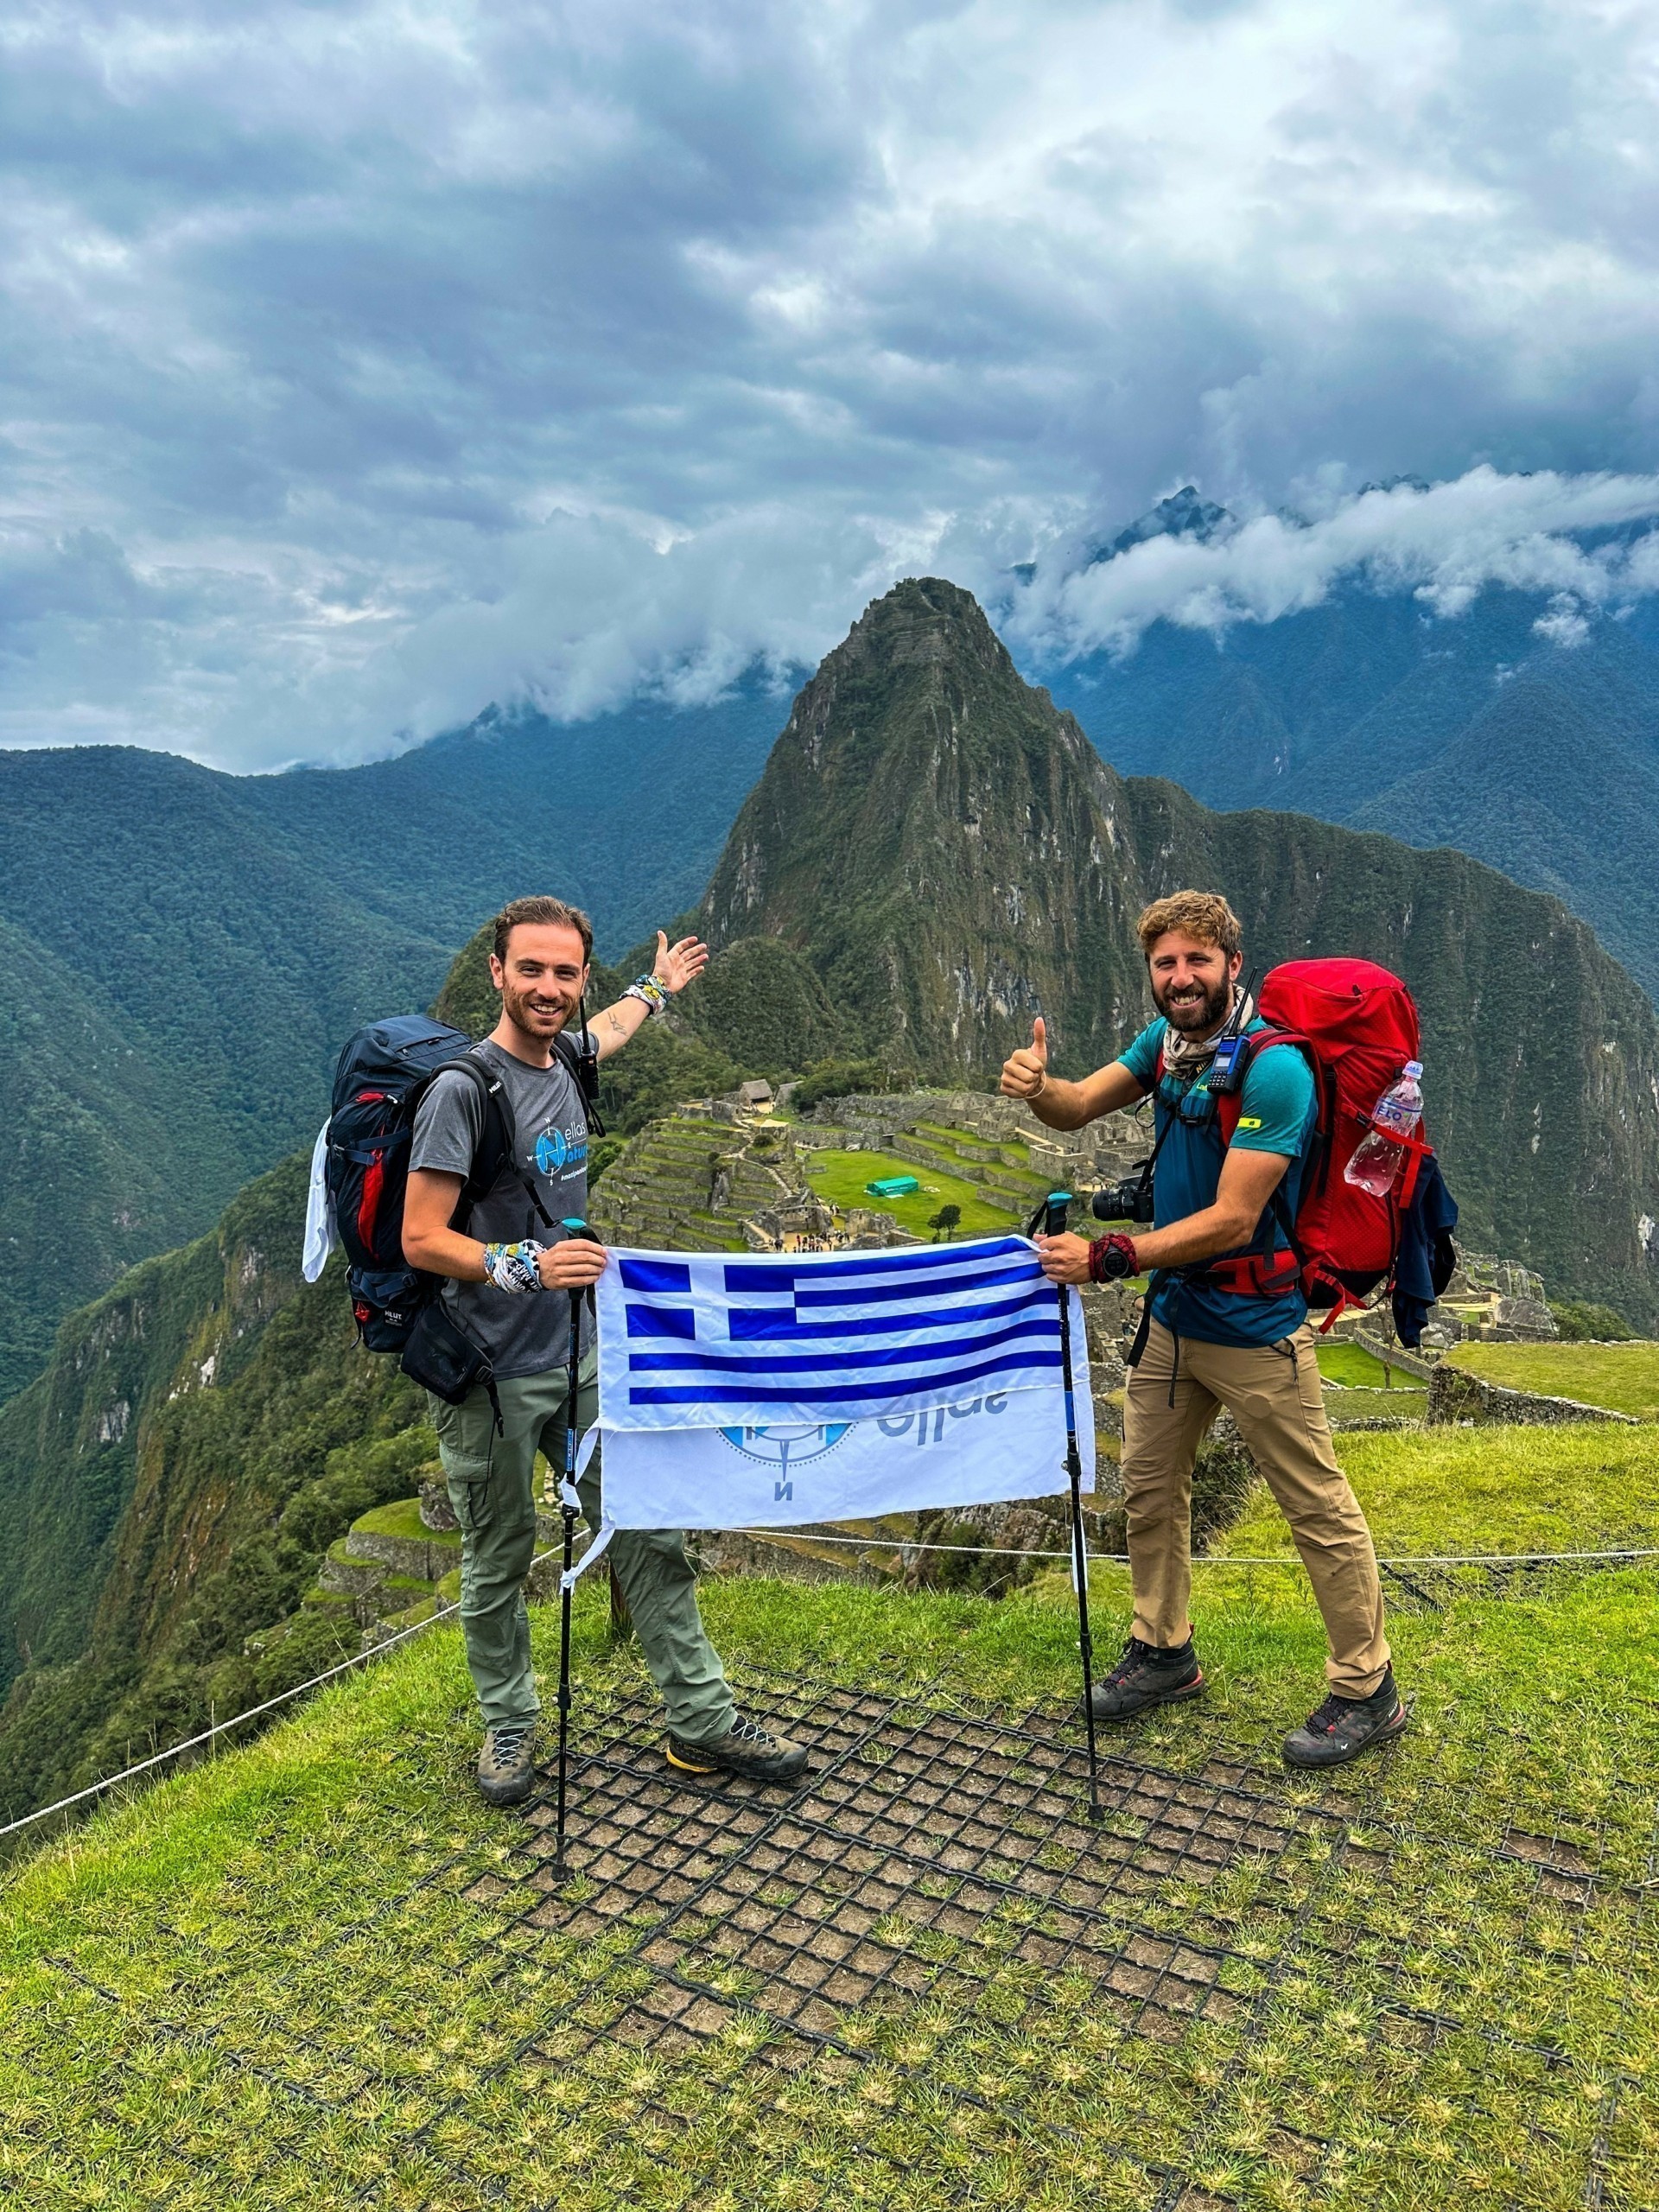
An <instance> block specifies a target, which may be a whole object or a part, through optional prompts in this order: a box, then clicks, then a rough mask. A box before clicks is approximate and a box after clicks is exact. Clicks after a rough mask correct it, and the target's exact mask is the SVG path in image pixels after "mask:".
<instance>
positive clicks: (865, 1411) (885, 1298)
mask: <svg viewBox="0 0 1659 2212" xmlns="http://www.w3.org/2000/svg"><path fill="white" fill-rule="evenodd" d="M598 1304H599V1346H600V1414H599V1418H600V1424H601V1427H604V1428H606V1429H636V1430H638V1429H673V1428H707V1427H716V1426H718V1427H741V1426H746V1425H755V1426H761V1425H772V1424H777V1423H780V1422H824V1421H864V1420H877V1419H882V1418H887V1417H891V1416H895V1415H899V1414H907V1413H915V1412H919V1411H921V1410H922V1409H923V1408H928V1407H934V1406H942V1405H950V1404H952V1403H956V1402H961V1401H963V1400H967V1399H970V1398H974V1397H976V1396H982V1395H988V1394H991V1393H1000V1392H1003V1391H1008V1390H1027V1389H1045V1388H1046V1389H1054V1388H1055V1387H1056V1386H1057V1385H1058V1383H1060V1381H1061V1376H1060V1323H1059V1311H1058V1300H1057V1299H1056V1297H1055V1293H1054V1286H1053V1284H1052V1283H1051V1282H1049V1281H1046V1279H1045V1277H1044V1275H1043V1273H1042V1269H1041V1268H1040V1266H1039V1263H1038V1259H1037V1254H1036V1250H1035V1248H1034V1247H1033V1245H1032V1244H1030V1243H1027V1240H1026V1239H1025V1238H1024V1237H1022V1236H999V1237H990V1238H986V1239H982V1240H981V1241H978V1242H975V1243H963V1244H954V1245H945V1246H938V1245H924V1246H918V1247H915V1248H906V1249H898V1250H893V1249H887V1250H884V1251H872V1252H842V1253H836V1254H809V1255H801V1256H796V1255H792V1254H787V1253H785V1254H775V1255H773V1254H767V1255H748V1256H745V1257H742V1258H738V1257H734V1256H731V1255H727V1254H725V1253H719V1252H713V1253H705V1252H695V1253H684V1252H629V1251H619V1252H617V1253H616V1254H615V1255H614V1258H613V1264H612V1265H611V1266H610V1267H608V1268H607V1269H606V1270H605V1273H604V1274H603V1276H602V1277H601V1281H600V1284H599V1294H598Z"/></svg>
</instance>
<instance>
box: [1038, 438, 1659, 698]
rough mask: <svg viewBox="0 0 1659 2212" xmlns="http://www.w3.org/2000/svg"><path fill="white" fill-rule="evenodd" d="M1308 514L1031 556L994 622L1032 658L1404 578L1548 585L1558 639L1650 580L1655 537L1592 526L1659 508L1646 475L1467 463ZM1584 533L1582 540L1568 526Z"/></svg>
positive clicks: (1066, 654) (1612, 525) (1468, 591)
mask: <svg viewBox="0 0 1659 2212" xmlns="http://www.w3.org/2000/svg"><path fill="white" fill-rule="evenodd" d="M1324 504H1325V512H1323V513H1322V514H1319V515H1318V516H1317V517H1315V518H1313V519H1311V520H1306V521H1305V520H1302V519H1300V518H1296V517H1294V516H1285V515H1280V514H1268V515H1260V516H1257V517H1256V518H1255V519H1254V520H1252V521H1249V522H1245V523H1243V524H1242V525H1241V526H1240V527H1239V528H1237V529H1236V530H1234V531H1228V532H1224V533H1222V534H1219V535H1217V537H1214V538H1211V540H1209V541H1207V542H1206V541H1205V540H1203V539H1200V538H1198V537H1153V538H1148V539H1147V540H1146V541H1144V542H1143V543H1141V544H1138V545H1132V546H1130V547H1129V548H1128V550H1126V551H1124V552H1122V553H1119V554H1116V556H1113V557H1112V558H1111V559H1109V560H1099V561H1096V562H1094V563H1089V564H1086V565H1083V566H1078V565H1077V556H1076V549H1075V546H1074V545H1072V544H1069V543H1063V544H1062V545H1061V546H1059V547H1057V548H1056V549H1055V550H1054V552H1053V553H1052V555H1051V556H1049V557H1048V558H1047V559H1046V560H1045V561H1042V562H1040V563H1039V565H1038V571H1037V575H1036V576H1035V577H1034V578H1033V582H1032V583H1031V585H1030V587H1029V588H1028V589H1027V590H1025V591H1023V592H1021V593H1020V594H1018V595H1017V597H1016V599H1015V601H1014V605H1013V608H1012V611H1011V613H1010V614H1009V616H1008V618H1007V623H1006V628H1007V633H1008V635H1009V636H1010V638H1011V639H1018V640H1019V642H1020V644H1021V645H1024V646H1025V647H1026V648H1027V650H1028V651H1030V652H1034V653H1035V654H1037V655H1038V656H1039V658H1041V657H1046V658H1070V657H1072V656H1075V655H1077V654H1079V653H1084V652H1093V651H1096V650H1097V649H1099V648H1101V647H1104V648H1105V649H1106V650H1107V651H1109V652H1127V651H1128V650H1130V649H1131V648H1132V647H1133V646H1134V645H1135V644H1136V643H1137V642H1138V641H1139V639H1140V638H1141V635H1142V634H1143V632H1145V631H1146V630H1147V628H1148V627H1149V626H1151V625H1152V624H1153V623H1154V622H1155V621H1159V620H1162V621H1166V622H1173V623H1175V624H1178V625H1179V626H1181V627H1183V628H1185V629H1195V630H1211V631H1213V632H1217V634H1219V633H1221V632H1224V631H1226V630H1228V629H1229V628H1230V627H1232V626H1234V625H1235V624H1236V623H1240V622H1273V621H1276V620H1279V618H1280V617H1281V615H1286V614H1294V613H1298V612H1300V610H1301V609H1303V608H1305V607H1316V606H1318V605H1319V602H1320V601H1322V600H1325V599H1326V598H1328V597H1329V596H1330V594H1331V593H1332V591H1333V590H1335V589H1336V588H1337V587H1338V585H1340V584H1343V583H1345V582H1363V583H1366V584H1369V585H1370V586H1371V587H1372V588H1376V589H1378V590H1383V591H1406V590H1409V591H1413V592H1414V593H1415V594H1416V595H1417V597H1418V598H1419V599H1420V600H1421V601H1422V602H1423V604H1424V605H1425V606H1426V607H1427V608H1428V609H1429V610H1430V611H1431V612H1432V613H1435V614H1437V615H1440V616H1443V617H1447V616H1452V615H1456V614H1459V613H1462V612H1463V611H1464V609H1465V607H1468V606H1469V605H1470V604H1471V601H1473V599H1474V597H1475V595H1476V594H1477V593H1478V592H1479V591H1481V590H1482V589H1483V588H1485V587H1486V586H1488V585H1491V584H1497V585H1503V586H1507V587H1508V588H1510V589H1512V590H1516V591H1526V592H1539V593H1545V592H1547V593H1548V594H1551V598H1550V602H1549V607H1548V612H1547V613H1545V614H1544V615H1543V616H1541V618H1540V620H1539V621H1538V622H1537V624H1536V625H1535V627H1536V629H1537V631H1538V633H1539V635H1540V636H1541V637H1545V638H1548V639H1552V640H1553V641H1554V642H1555V643H1556V644H1558V645H1571V644H1577V643H1579V642H1580V640H1581V639H1583V638H1584V637H1585V636H1586V634H1587V632H1588V625H1587V623H1586V620H1585V619H1584V615H1583V613H1582V609H1583V608H1584V607H1607V606H1617V605H1618V604H1619V603H1620V602H1621V601H1624V602H1628V601H1630V600H1631V599H1633V598H1635V597H1637V596H1640V595H1641V594H1643V593H1645V592H1649V591H1651V590H1653V589H1654V588H1655V587H1656V585H1659V558H1656V556H1659V537H1654V536H1652V535H1650V534H1647V533H1645V532H1644V534H1643V536H1641V537H1638V538H1637V540H1636V541H1635V543H1634V544H1631V543H1627V542H1626V540H1625V539H1624V537H1615V538H1612V539H1611V540H1605V541H1604V542H1602V543H1595V542H1594V539H1595V534H1596V533H1599V532H1602V531H1608V530H1613V529H1624V528H1628V526H1629V525H1630V524H1653V523H1655V522H1656V521H1659V474H1655V475H1649V476H1620V475H1613V474H1593V475H1582V476H1565V475H1561V474H1557V473H1556V472H1554V471H1553V470H1544V471H1541V472H1540V473H1538V474H1535V475H1527V476H1504V475H1500V474H1498V473H1497V471H1496V470H1495V469H1492V468H1489V467H1478V468H1472V469H1470V470H1469V471H1467V472H1466V473H1465V474H1464V475H1462V476H1460V477H1458V478H1456V479H1455V480H1452V482H1450V483H1446V484H1437V485H1433V486H1418V485H1408V484H1402V485H1396V486H1393V487H1392V488H1390V489H1388V490H1382V489H1371V490H1368V491H1365V492H1363V493H1353V494H1351V495H1344V494H1341V493H1338V494H1336V495H1335V496H1334V497H1332V496H1331V494H1330V493H1329V491H1328V488H1327V489H1326V491H1325V500H1324ZM1573 532H1580V533H1586V534H1589V535H1590V536H1591V537H1592V544H1591V547H1590V549H1589V550H1586V547H1585V546H1584V545H1583V544H1581V543H1579V542H1578V540H1577V538H1576V537H1573V536H1572V535H1570V534H1569V533H1573Z"/></svg>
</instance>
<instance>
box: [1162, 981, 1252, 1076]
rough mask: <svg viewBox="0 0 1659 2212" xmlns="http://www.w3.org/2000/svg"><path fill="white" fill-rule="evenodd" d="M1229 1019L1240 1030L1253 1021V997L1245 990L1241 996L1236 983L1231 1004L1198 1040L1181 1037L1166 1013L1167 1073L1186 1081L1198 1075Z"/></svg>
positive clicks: (1165, 1045) (1214, 1049) (1207, 1062)
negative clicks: (1216, 1023)
mask: <svg viewBox="0 0 1659 2212" xmlns="http://www.w3.org/2000/svg"><path fill="white" fill-rule="evenodd" d="M1229 1020H1233V1021H1234V1022H1235V1024H1236V1027H1238V1028H1240V1029H1248V1028H1249V1026H1250V1024H1251V1022H1253V1021H1254V1020H1255V999H1254V998H1253V997H1252V996H1251V995H1250V994H1249V991H1246V992H1245V993H1244V995H1243V998H1242V999H1241V997H1240V995H1239V991H1238V986H1237V985H1236V984H1235V985H1234V986H1233V996H1232V1005H1231V1007H1230V1009H1229V1012H1228V1013H1227V1014H1224V1015H1223V1016H1222V1019H1221V1020H1220V1022H1219V1023H1218V1025H1217V1027H1216V1028H1215V1029H1214V1030H1213V1031H1212V1032H1211V1034H1210V1035H1209V1036H1208V1037H1205V1038H1204V1039H1198V1038H1196V1037H1183V1036H1182V1034H1181V1033H1180V1032H1179V1030H1178V1029H1174V1028H1172V1027H1170V1025H1169V1020H1168V1017H1167V1015H1166V1017H1165V1024H1164V1065H1165V1067H1166V1070H1167V1071H1168V1072H1169V1073H1170V1074H1171V1075H1176V1076H1180V1077H1184V1078H1185V1079H1186V1080H1188V1081H1192V1080H1193V1079H1195V1078H1196V1077H1198V1076H1200V1075H1201V1074H1202V1073H1203V1072H1204V1071H1205V1068H1207V1067H1208V1066H1209V1065H1210V1063H1211V1060H1213V1059H1214V1058H1215V1057H1216V1046H1217V1044H1218V1043H1219V1042H1220V1041H1221V1033H1222V1031H1223V1030H1224V1029H1225V1028H1226V1027H1227V1024H1228V1021H1229Z"/></svg>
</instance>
